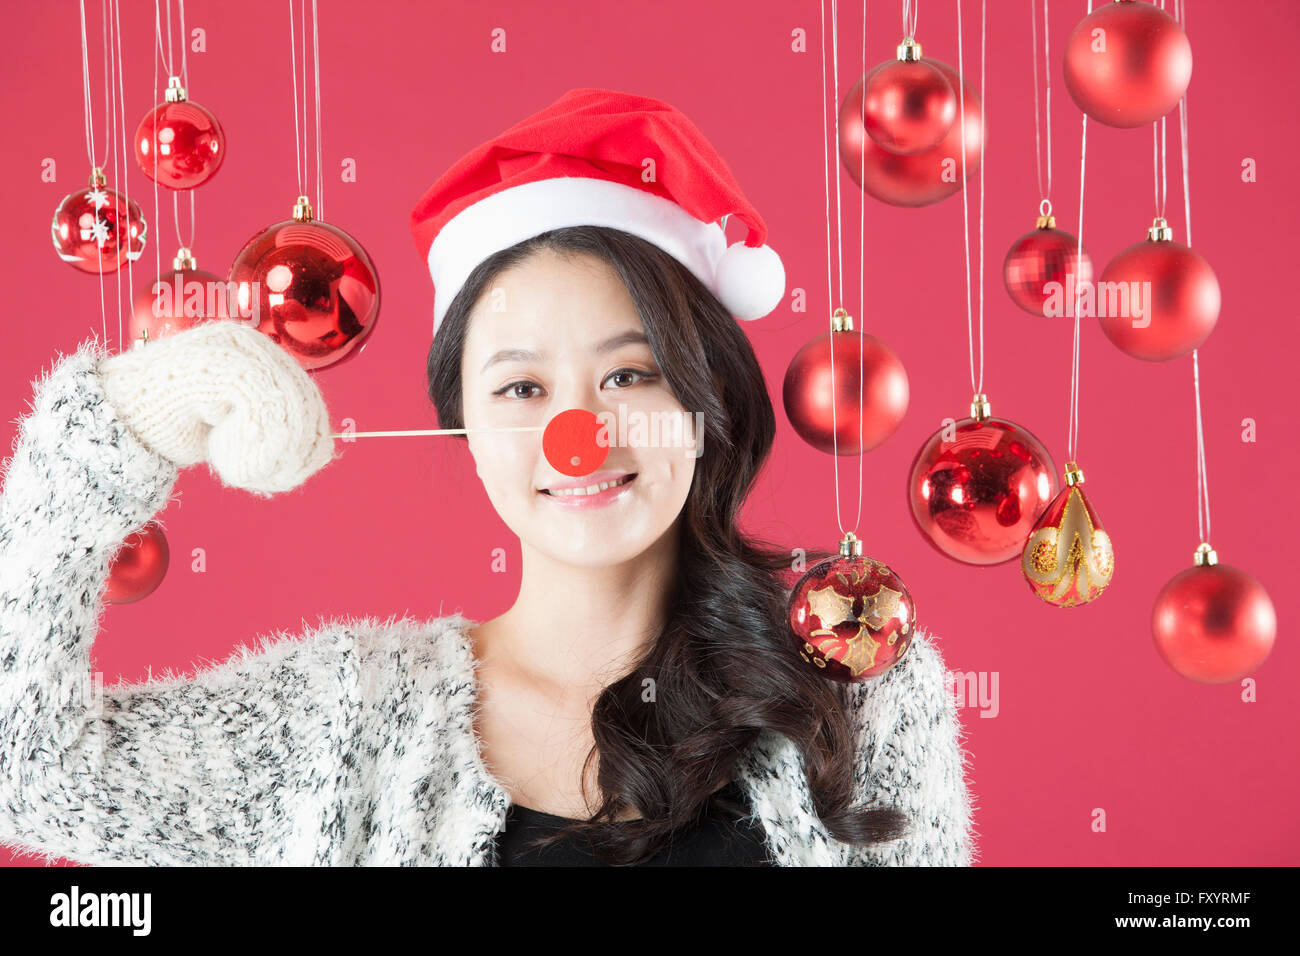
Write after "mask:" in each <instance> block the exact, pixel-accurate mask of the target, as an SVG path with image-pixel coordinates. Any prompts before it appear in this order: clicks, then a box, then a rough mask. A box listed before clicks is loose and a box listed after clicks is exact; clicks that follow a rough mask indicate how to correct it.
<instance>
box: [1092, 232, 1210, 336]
mask: <svg viewBox="0 0 1300 956" xmlns="http://www.w3.org/2000/svg"><path fill="white" fill-rule="evenodd" d="M1103 290H1104V291H1103ZM1220 301H1221V299H1220V293H1219V280H1218V279H1217V278H1216V277H1215V275H1214V270H1213V269H1211V268H1210V264H1209V263H1208V262H1206V261H1205V259H1204V258H1203V257H1202V256H1201V255H1200V253H1198V252H1196V251H1195V250H1193V249H1189V248H1188V247H1187V246H1184V245H1182V244H1181V243H1178V242H1174V241H1173V230H1172V229H1170V228H1169V226H1168V224H1167V223H1166V222H1165V221H1164V220H1163V219H1156V221H1155V224H1154V225H1153V226H1152V227H1151V228H1150V229H1149V230H1148V231H1147V239H1146V241H1145V242H1139V243H1135V244H1134V245H1131V246H1129V247H1128V248H1127V249H1125V250H1124V251H1122V252H1120V253H1119V254H1118V255H1117V256H1115V258H1114V259H1112V260H1111V261H1110V263H1109V264H1108V265H1107V266H1106V268H1105V269H1104V270H1102V273H1101V282H1100V285H1099V288H1098V291H1097V302H1096V311H1097V315H1098V318H1099V320H1100V322H1101V330H1102V331H1103V332H1105V333H1106V338H1108V339H1110V340H1111V342H1113V343H1115V346H1116V347H1117V348H1118V349H1119V350H1120V351H1122V352H1126V353H1127V354H1129V355H1131V356H1133V357H1134V358H1139V359H1145V360H1146V361H1148V362H1163V361H1166V360H1167V359H1172V358H1178V357H1179V356H1181V355H1186V354H1187V353H1188V352H1190V351H1192V349H1195V348H1199V347H1200V345H1201V344H1202V343H1203V342H1204V341H1205V340H1206V339H1207V338H1209V336H1210V333H1211V332H1212V331H1214V325H1215V323H1216V322H1217V321H1218V320H1219V305H1220ZM1117 304H1118V306H1119V307H1118V308H1116V305H1117ZM1125 305H1127V308H1125ZM1112 311H1114V312H1116V313H1118V314H1115V315H1112V314H1110V313H1111V312H1112Z"/></svg>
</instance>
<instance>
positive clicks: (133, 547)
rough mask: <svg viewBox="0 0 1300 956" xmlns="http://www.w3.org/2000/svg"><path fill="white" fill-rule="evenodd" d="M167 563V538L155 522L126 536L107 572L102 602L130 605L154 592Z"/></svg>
mask: <svg viewBox="0 0 1300 956" xmlns="http://www.w3.org/2000/svg"><path fill="white" fill-rule="evenodd" d="M170 563H171V550H170V549H169V548H168V546H167V537H166V535H164V534H163V530H162V526H161V525H159V524H158V522H157V521H149V522H147V523H146V524H145V525H144V527H142V528H140V529H138V530H136V531H133V532H132V533H131V534H129V535H127V537H126V540H125V541H124V542H123V543H122V547H121V549H120V550H119V551H118V552H117V554H116V555H114V557H113V561H112V564H111V565H110V566H109V569H108V582H107V584H106V590H105V593H104V599H105V600H106V601H108V602H109V603H110V604H130V603H131V602H132V601H139V600H140V599H141V598H146V597H148V596H149V595H150V594H152V593H153V592H154V591H155V590H157V588H158V585H160V584H161V583H162V579H163V578H164V577H165V576H166V574H167V567H168V565H169V564H170Z"/></svg>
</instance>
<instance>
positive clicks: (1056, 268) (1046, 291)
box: [1002, 216, 1092, 316]
mask: <svg viewBox="0 0 1300 956" xmlns="http://www.w3.org/2000/svg"><path fill="white" fill-rule="evenodd" d="M1078 253H1079V239H1078V237H1077V236H1072V235H1070V234H1069V233H1068V232H1065V231H1064V230H1061V229H1057V228H1056V217H1055V216H1039V217H1038V226H1037V228H1035V229H1033V230H1031V231H1029V232H1027V233H1025V234H1024V235H1023V236H1021V237H1020V238H1019V239H1017V240H1016V241H1015V242H1014V243H1012V245H1011V248H1010V249H1009V250H1007V257H1006V259H1005V260H1004V261H1003V263H1002V279H1003V282H1004V283H1005V284H1006V287H1007V294H1008V295H1010V296H1011V301H1012V302H1014V303H1015V304H1016V305H1018V306H1020V308H1022V309H1024V310H1025V311H1026V312H1028V313H1030V314H1031V315H1039V316H1048V315H1067V314H1068V315H1073V314H1074V311H1073V310H1074V295H1075V289H1076V288H1077V287H1078V286H1080V285H1086V284H1087V283H1090V282H1092V260H1091V259H1090V258H1088V250H1087V249H1085V250H1083V256H1082V257H1080V256H1079V254H1078ZM1060 305H1065V306H1068V308H1069V311H1068V312H1067V311H1066V310H1065V309H1064V308H1062V309H1061V311H1059V312H1058V311H1057V308H1058V306H1060Z"/></svg>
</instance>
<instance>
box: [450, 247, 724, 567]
mask: <svg viewBox="0 0 1300 956" xmlns="http://www.w3.org/2000/svg"><path fill="white" fill-rule="evenodd" d="M644 336H645V330H644V327H643V326H642V323H641V319H640V316H639V315H638V314H637V311H636V307H635V305H634V304H633V302H632V297H631V295H629V293H628V291H627V288H626V286H624V284H623V282H622V280H621V279H620V278H619V277H618V274H617V273H616V272H615V271H614V270H613V268H612V267H611V266H609V265H608V264H607V263H605V262H604V261H603V260H601V259H598V258H596V257H593V256H588V255H576V256H573V257H566V256H561V255H560V254H558V253H556V252H554V251H553V250H549V249H542V250H540V251H539V252H538V253H536V254H534V255H532V256H530V257H529V258H528V259H526V260H524V261H522V262H520V263H517V264H516V265H514V266H513V267H511V268H509V269H506V270H505V271H503V272H501V273H499V274H498V275H497V277H496V279H495V281H494V282H493V283H492V284H491V285H489V286H488V287H487V288H486V289H485V290H484V292H483V294H482V295H481V296H480V298H479V300H478V302H477V303H476V304H475V306H474V308H473V310H472V311H471V313H470V316H469V326H468V329H467V332H466V338H465V347H464V352H463V355H462V359H461V378H462V383H463V386H462V387H463V399H464V419H465V427H466V428H468V429H471V431H470V433H469V435H468V441H469V448H470V452H471V454H473V456H474V462H475V467H476V469H477V471H478V475H479V478H481V479H482V481H483V487H484V488H485V489H486V490H487V494H488V498H489V499H490V500H491V502H492V505H493V507H495V508H496V510H497V513H498V514H500V515H501V518H502V520H503V521H504V522H505V523H506V525H507V526H508V527H509V528H510V530H511V531H513V532H514V533H515V534H517V535H518V536H519V538H520V539H521V540H523V541H525V542H526V543H527V544H529V545H530V546H531V547H533V548H536V549H537V550H538V551H541V552H543V553H544V554H547V555H549V556H550V557H552V558H553V559H555V560H557V561H562V562H564V563H566V564H574V565H585V566H593V567H595V566H607V565H611V564H618V563H621V562H623V561H627V560H629V559H631V558H635V557H636V556H637V555H639V554H642V553H643V552H644V551H646V550H647V549H648V548H649V547H650V546H651V545H653V544H654V543H655V542H656V541H658V540H659V539H660V538H661V537H662V536H663V534H664V533H665V532H666V531H668V530H669V529H670V528H671V527H672V525H673V523H674V522H675V521H676V520H677V517H678V516H679V515H680V514H681V511H682V507H683V505H684V504H685V502H686V496H687V494H688V492H689V490H690V486H691V478H692V476H693V474H694V472H695V454H697V453H692V452H691V451H689V449H690V448H693V447H698V446H697V445H696V436H695V432H694V429H693V427H692V424H693V417H692V416H689V415H687V413H686V410H685V409H684V408H682V406H681V405H680V404H679V403H678V401H677V399H676V397H675V396H674V395H673V393H672V391H671V390H670V388H669V386H668V383H667V382H666V381H665V380H664V376H663V373H662V371H661V370H660V368H659V366H658V365H657V363H656V362H655V359H654V354H653V352H651V350H650V346H649V345H648V344H647V343H646V342H645V341H644ZM620 406H622V409H620ZM571 408H577V409H585V410H587V411H590V412H592V413H594V414H596V415H600V416H601V418H602V420H605V421H615V422H617V421H619V420H620V415H626V416H627V419H626V420H627V421H628V422H629V423H636V422H637V421H638V420H640V421H642V422H645V423H649V422H655V421H660V422H665V423H666V422H668V421H670V416H672V417H676V416H681V418H680V423H681V426H682V428H683V431H682V432H681V434H683V435H684V436H685V438H686V442H685V447H682V443H674V442H670V441H667V440H664V439H663V437H662V436H661V438H660V440H659V441H658V442H657V443H654V442H652V441H647V440H640V441H638V440H636V436H637V434H638V433H637V431H636V429H635V428H633V427H629V428H627V430H626V432H627V436H628V438H629V440H628V442H627V444H623V445H620V444H618V439H619V436H618V434H617V430H616V429H610V430H609V440H610V444H611V447H610V448H609V455H608V457H607V458H606V460H605V462H604V463H603V464H602V465H601V466H600V467H599V468H598V469H597V470H596V471H595V472H593V473H591V474H590V475H583V476H581V477H578V478H574V477H571V476H569V475H565V474H563V473H561V472H559V471H557V470H556V469H555V468H554V467H552V465H551V464H550V462H549V461H547V458H546V455H545V454H544V452H543V449H542V434H543V433H542V431H541V430H538V431H518V432H495V433H492V432H487V433H485V432H474V431H472V429H478V428H518V427H520V426H536V427H538V428H539V429H540V428H543V427H545V426H546V424H547V423H548V422H550V421H551V419H552V418H554V417H555V416H556V415H558V414H559V413H560V412H562V411H565V410H566V409H571ZM661 431H662V432H666V433H668V434H672V430H671V429H661ZM641 432H642V435H643V439H644V436H649V435H653V434H654V431H653V430H652V429H651V428H649V427H645V428H643V429H642V430H641ZM674 444H676V445H677V447H672V446H673V445H674ZM628 476H632V477H631V478H630V480H629V479H628ZM619 480H623V481H624V482H625V483H623V484H621V485H619V486H616V487H615V486H611V487H610V488H608V489H607V490H604V491H601V492H599V493H597V494H594V495H593V494H578V493H571V494H564V493H563V490H566V489H570V488H571V487H572V486H574V485H577V486H581V488H580V489H576V490H585V491H587V492H590V491H592V490H593V486H596V485H599V484H603V483H605V482H609V481H619Z"/></svg>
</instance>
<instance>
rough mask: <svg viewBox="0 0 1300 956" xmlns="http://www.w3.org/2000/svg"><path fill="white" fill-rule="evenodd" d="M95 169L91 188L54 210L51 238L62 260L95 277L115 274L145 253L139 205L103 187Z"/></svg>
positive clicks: (143, 229)
mask: <svg viewBox="0 0 1300 956" xmlns="http://www.w3.org/2000/svg"><path fill="white" fill-rule="evenodd" d="M104 182H105V180H104V174H103V173H102V172H101V171H100V170H99V169H96V170H95V171H94V173H93V174H91V177H90V187H89V188H88V189H81V190H78V191H77V192H74V193H69V194H68V195H66V196H64V197H63V201H62V202H60V203H59V206H58V208H57V209H55V210H54V221H53V222H52V223H51V224H50V235H51V237H52V238H53V240H54V251H55V252H57V253H58V254H59V258H60V259H62V260H63V261H64V262H66V263H68V265H70V266H72V267H73V268H75V269H80V270H81V271H82V272H89V273H91V274H92V275H103V274H106V273H109V272H116V271H117V270H118V269H120V268H122V266H124V265H126V263H127V262H135V261H136V260H137V259H139V258H140V256H141V255H142V254H143V253H144V242H145V232H146V227H145V222H144V213H143V212H142V211H141V210H140V204H139V203H138V202H136V201H135V200H134V199H132V200H131V201H130V202H128V201H127V200H126V199H125V198H124V197H123V196H122V194H121V193H119V192H118V191H117V190H115V189H109V188H108V187H107V186H105V185H104Z"/></svg>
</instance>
